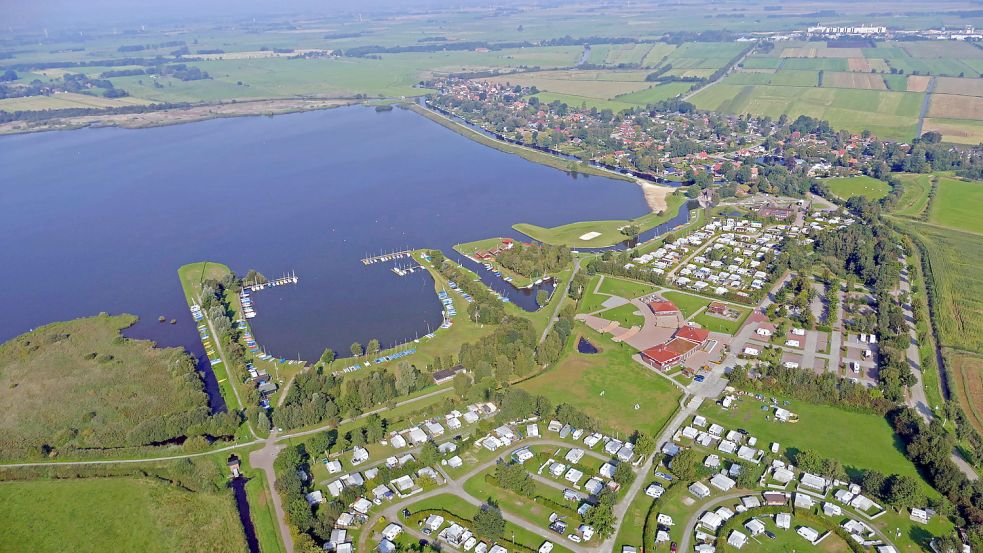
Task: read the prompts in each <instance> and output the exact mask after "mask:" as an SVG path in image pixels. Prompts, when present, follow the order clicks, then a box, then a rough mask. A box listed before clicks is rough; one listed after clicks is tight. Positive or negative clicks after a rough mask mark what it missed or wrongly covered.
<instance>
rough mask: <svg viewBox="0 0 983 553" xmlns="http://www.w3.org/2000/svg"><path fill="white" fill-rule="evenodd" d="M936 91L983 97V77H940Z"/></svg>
mask: <svg viewBox="0 0 983 553" xmlns="http://www.w3.org/2000/svg"><path fill="white" fill-rule="evenodd" d="M981 52H983V50H981ZM935 92H937V93H939V94H957V95H960V96H980V97H983V79H960V78H958V77H938V78H937V79H936V82H935Z"/></svg>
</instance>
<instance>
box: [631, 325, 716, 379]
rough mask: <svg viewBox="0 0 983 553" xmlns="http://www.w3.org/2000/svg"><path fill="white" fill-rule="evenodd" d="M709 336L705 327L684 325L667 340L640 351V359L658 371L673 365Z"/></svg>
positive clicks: (696, 349) (691, 352) (703, 343)
mask: <svg viewBox="0 0 983 553" xmlns="http://www.w3.org/2000/svg"><path fill="white" fill-rule="evenodd" d="M709 337H710V331H709V330H707V329H705V328H697V327H693V326H684V327H681V328H680V329H679V330H677V331H676V334H675V335H674V336H673V337H672V339H670V340H669V341H668V342H666V343H664V344H659V345H657V346H654V347H651V348H648V349H646V350H644V351H642V359H643V360H644V361H645V362H646V363H648V364H649V365H652V366H653V367H655V368H656V369H659V370H660V371H664V370H666V369H669V368H672V367H675V366H676V365H679V364H680V363H682V362H683V361H686V360H687V359H689V357H690V356H691V355H693V354H694V353H696V352H697V351H699V349H700V348H701V347H703V346H704V345H705V344H706V342H707V339H708V338H709Z"/></svg>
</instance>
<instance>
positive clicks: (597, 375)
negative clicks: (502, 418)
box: [519, 323, 679, 436]
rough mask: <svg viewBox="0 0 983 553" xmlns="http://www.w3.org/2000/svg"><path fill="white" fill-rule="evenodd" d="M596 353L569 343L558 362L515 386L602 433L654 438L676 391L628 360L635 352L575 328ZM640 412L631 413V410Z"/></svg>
mask: <svg viewBox="0 0 983 553" xmlns="http://www.w3.org/2000/svg"><path fill="white" fill-rule="evenodd" d="M577 332H579V333H580V334H582V335H583V336H585V337H587V339H588V340H590V341H591V343H593V344H594V345H595V346H597V348H598V349H599V350H600V352H599V353H596V354H592V355H585V354H581V353H577V351H576V349H575V348H574V347H572V345H573V344H574V343H575V341H574V340H572V341H571V342H570V346H568V348H567V351H566V353H565V354H564V356H563V358H562V359H561V360H560V361H559V362H558V363H557V364H556V365H554V366H553V368H551V369H549V370H547V371H546V372H545V373H543V374H542V375H539V376H537V377H535V378H532V379H530V380H527V381H525V382H523V383H522V384H520V385H519V386H520V387H521V388H523V389H525V390H526V391H528V392H529V393H532V394H542V395H544V396H547V397H549V398H550V399H551V400H552V401H553V402H554V403H555V404H559V403H569V404H571V405H575V406H576V407H578V408H580V409H582V410H583V411H584V412H585V413H587V414H588V415H590V416H592V417H594V418H596V419H597V420H598V421H599V423H600V424H601V425H602V427H603V428H604V430H606V431H608V432H614V431H617V432H619V433H621V434H622V435H625V434H629V433H631V432H633V431H634V430H641V431H643V432H646V433H648V434H649V435H650V436H655V435H656V434H658V433H659V431H660V430H661V429H662V427H663V426H664V425H665V423H666V421H668V420H669V419H670V418H671V417H672V415H673V413H675V411H676V408H677V406H678V400H679V391H678V390H677V389H676V388H675V387H674V386H673V385H672V384H671V383H670V382H669V381H668V380H666V379H664V378H662V377H660V376H658V375H655V374H653V373H652V372H651V371H649V370H646V369H645V367H643V366H642V365H641V364H639V363H636V362H635V361H634V360H632V358H631V356H632V355H634V354H635V353H637V352H636V351H635V350H634V349H633V348H631V347H630V346H627V345H625V344H617V343H615V342H613V341H612V340H611V339H610V338H608V337H607V336H603V335H601V334H599V333H597V332H594V331H592V330H590V329H588V328H587V327H586V326H584V325H582V324H580V323H578V324H577ZM636 404H637V405H638V406H639V408H638V409H635V405H636Z"/></svg>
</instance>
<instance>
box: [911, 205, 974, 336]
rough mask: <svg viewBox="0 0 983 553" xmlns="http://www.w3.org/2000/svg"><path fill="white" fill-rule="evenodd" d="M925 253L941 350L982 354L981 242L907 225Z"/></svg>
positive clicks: (958, 233) (957, 233)
mask: <svg viewBox="0 0 983 553" xmlns="http://www.w3.org/2000/svg"><path fill="white" fill-rule="evenodd" d="M908 228H909V230H910V231H911V233H912V235H913V236H914V237H915V238H917V239H919V240H920V241H921V242H922V244H923V245H924V246H925V249H926V251H927V252H928V260H927V261H928V263H929V266H930V267H931V271H932V277H933V278H934V285H935V296H936V301H935V310H936V314H937V316H936V317H935V319H936V323H937V325H938V329H939V335H940V336H939V340H940V342H941V344H942V345H943V346H946V347H952V348H956V349H961V350H965V351H971V352H979V353H983V270H981V268H983V241H981V240H980V236H979V235H978V234H971V233H968V232H962V231H959V230H955V229H950V228H942V227H937V226H934V225H926V224H922V223H915V222H912V223H909V224H908Z"/></svg>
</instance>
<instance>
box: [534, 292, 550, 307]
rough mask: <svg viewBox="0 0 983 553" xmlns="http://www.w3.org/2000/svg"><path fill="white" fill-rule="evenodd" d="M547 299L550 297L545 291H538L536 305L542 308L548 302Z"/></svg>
mask: <svg viewBox="0 0 983 553" xmlns="http://www.w3.org/2000/svg"><path fill="white" fill-rule="evenodd" d="M549 299H550V295H549V294H548V293H547V292H546V290H538V291H537V292H536V305H538V306H540V307H542V306H544V305H546V303H547V302H549Z"/></svg>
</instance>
